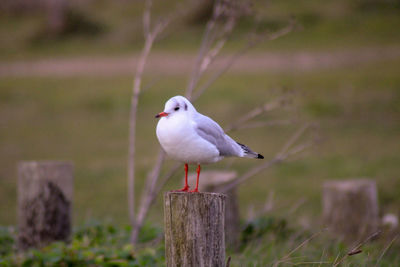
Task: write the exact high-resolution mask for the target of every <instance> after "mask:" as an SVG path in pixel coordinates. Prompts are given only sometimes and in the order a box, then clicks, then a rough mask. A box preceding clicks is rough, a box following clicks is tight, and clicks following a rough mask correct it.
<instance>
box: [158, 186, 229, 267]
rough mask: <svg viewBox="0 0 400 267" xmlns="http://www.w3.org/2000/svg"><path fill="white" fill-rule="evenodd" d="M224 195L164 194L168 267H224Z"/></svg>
mask: <svg viewBox="0 0 400 267" xmlns="http://www.w3.org/2000/svg"><path fill="white" fill-rule="evenodd" d="M225 198H226V197H225V195H223V194H217V193H179V192H167V193H165V195H164V220H165V254H166V264H167V266H170V267H172V266H225V240H224V239H225V237H224V212H225Z"/></svg>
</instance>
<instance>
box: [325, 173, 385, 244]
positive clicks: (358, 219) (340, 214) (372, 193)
mask: <svg viewBox="0 0 400 267" xmlns="http://www.w3.org/2000/svg"><path fill="white" fill-rule="evenodd" d="M322 200H323V203H322V204H323V220H324V223H325V225H326V226H327V227H328V229H329V230H330V231H332V232H333V233H335V234H337V235H338V236H339V237H341V238H342V239H344V240H345V241H348V242H353V241H359V240H361V239H364V238H366V237H368V236H370V235H371V234H373V233H374V232H376V231H377V230H378V225H379V217H378V200H377V190H376V183H375V181H373V180H367V179H357V180H346V181H329V182H325V183H324V187H323V199H322Z"/></svg>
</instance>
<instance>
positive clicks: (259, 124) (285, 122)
mask: <svg viewBox="0 0 400 267" xmlns="http://www.w3.org/2000/svg"><path fill="white" fill-rule="evenodd" d="M294 123H296V121H294V120H272V121H256V122H252V123H245V124H242V125H238V126H236V127H235V128H234V129H232V130H231V131H233V130H243V129H254V128H262V127H265V126H273V125H290V124H294Z"/></svg>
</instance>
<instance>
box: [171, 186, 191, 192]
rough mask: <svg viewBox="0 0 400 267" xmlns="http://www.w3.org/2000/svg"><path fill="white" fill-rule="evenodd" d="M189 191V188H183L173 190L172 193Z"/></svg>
mask: <svg viewBox="0 0 400 267" xmlns="http://www.w3.org/2000/svg"><path fill="white" fill-rule="evenodd" d="M188 191H189V186H185V187H184V188H182V189H178V190H174V191H173V192H188Z"/></svg>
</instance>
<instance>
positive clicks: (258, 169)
mask: <svg viewBox="0 0 400 267" xmlns="http://www.w3.org/2000/svg"><path fill="white" fill-rule="evenodd" d="M306 125H308V124H306ZM307 127H308V126H307ZM304 131H305V126H302V127H301V128H300V129H299V130H297V131H296V132H295V133H294V134H293V135H292V137H291V138H290V139H289V141H288V142H286V143H285V145H284V146H283V148H285V149H281V152H279V153H277V154H276V155H275V157H274V158H273V159H272V160H270V161H267V162H265V163H262V164H260V165H257V166H256V167H254V168H252V169H251V170H249V171H248V172H246V173H245V174H243V175H242V176H240V177H239V178H237V179H235V180H233V181H232V182H231V183H229V184H227V185H226V186H225V187H223V188H222V190H221V192H222V193H223V192H227V191H229V190H231V189H232V188H234V187H236V186H238V185H239V184H241V183H243V182H244V181H246V180H248V179H249V178H251V177H253V176H254V175H256V174H258V173H260V172H261V171H263V170H265V169H267V168H269V167H271V166H272V165H275V164H277V163H280V162H282V161H284V160H285V159H287V158H288V157H290V156H293V155H295V154H298V153H300V152H302V151H303V150H305V149H306V148H308V147H310V146H311V145H312V144H313V142H306V143H304V144H300V145H298V146H296V147H294V148H292V149H290V150H288V149H286V147H287V146H288V145H289V147H290V146H291V145H292V144H293V143H294V142H295V141H297V140H298V139H299V138H300V136H301V135H302V134H303V133H304ZM282 151H283V153H282Z"/></svg>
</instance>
